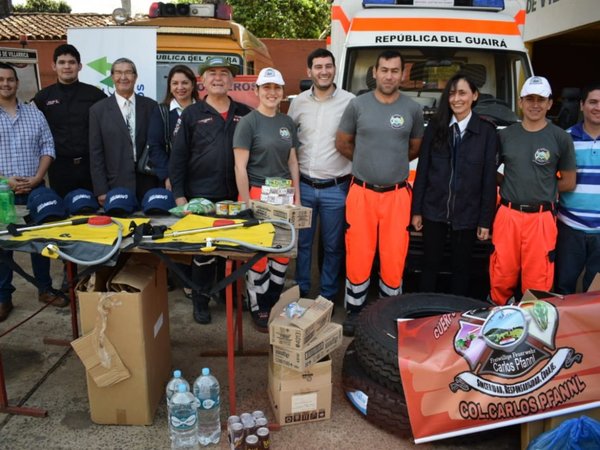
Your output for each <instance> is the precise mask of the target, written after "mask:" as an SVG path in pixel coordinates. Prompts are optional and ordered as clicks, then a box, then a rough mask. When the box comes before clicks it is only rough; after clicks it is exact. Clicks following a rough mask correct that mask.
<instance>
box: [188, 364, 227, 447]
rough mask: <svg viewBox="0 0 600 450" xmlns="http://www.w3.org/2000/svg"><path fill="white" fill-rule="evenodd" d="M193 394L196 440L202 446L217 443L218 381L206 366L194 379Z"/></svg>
mask: <svg viewBox="0 0 600 450" xmlns="http://www.w3.org/2000/svg"><path fill="white" fill-rule="evenodd" d="M194 395H195V396H196V400H197V401H198V442H199V443H200V445H204V446H207V445H210V444H217V443H218V442H219V440H220V439H221V399H220V394H219V382H218V381H217V379H216V378H215V377H213V376H212V375H211V374H210V369H208V368H207V367H205V368H204V369H202V375H200V376H199V377H198V378H196V381H194Z"/></svg>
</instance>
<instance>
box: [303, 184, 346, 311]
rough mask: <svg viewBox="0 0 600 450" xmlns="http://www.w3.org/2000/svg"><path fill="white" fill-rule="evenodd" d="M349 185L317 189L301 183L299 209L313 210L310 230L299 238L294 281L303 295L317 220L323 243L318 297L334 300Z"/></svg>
mask: <svg viewBox="0 0 600 450" xmlns="http://www.w3.org/2000/svg"><path fill="white" fill-rule="evenodd" d="M316 181H325V180H316ZM349 186H350V181H346V182H344V183H340V184H336V185H333V186H331V187H327V188H324V189H316V188H313V187H312V186H310V185H308V184H306V183H303V182H300V198H301V199H302V206H306V207H308V208H312V210H313V212H312V224H311V227H310V228H304V229H301V230H300V232H299V236H298V257H297V260H296V282H297V283H298V285H299V287H300V291H301V292H302V293H307V292H309V291H310V278H311V262H312V244H313V238H314V235H315V229H316V226H317V217H318V218H319V220H320V224H321V241H322V243H323V267H322V268H321V290H320V294H321V295H322V296H323V297H326V298H328V299H330V300H333V299H334V298H335V296H336V295H337V293H338V290H339V279H340V272H341V270H342V266H343V263H344V231H345V228H346V217H345V206H346V195H348V188H349Z"/></svg>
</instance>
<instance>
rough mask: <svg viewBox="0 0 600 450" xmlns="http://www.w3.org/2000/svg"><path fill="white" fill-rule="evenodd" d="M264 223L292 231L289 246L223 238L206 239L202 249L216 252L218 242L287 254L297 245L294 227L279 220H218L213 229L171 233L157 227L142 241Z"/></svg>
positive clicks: (206, 228) (205, 228)
mask: <svg viewBox="0 0 600 450" xmlns="http://www.w3.org/2000/svg"><path fill="white" fill-rule="evenodd" d="M263 223H272V224H274V225H279V226H281V227H285V228H288V229H289V230H290V242H289V244H288V245H286V246H274V247H263V246H261V245H254V244H250V243H248V242H244V241H241V240H239V239H231V238H223V237H207V238H206V239H205V247H204V248H203V249H201V251H203V252H208V251H212V250H214V249H215V247H214V246H213V244H214V243H216V242H229V243H232V244H236V245H240V246H242V247H245V248H247V249H250V250H255V251H264V252H269V253H286V252H289V251H290V250H292V249H293V248H294V246H295V245H296V229H295V228H294V226H293V225H292V224H291V223H289V222H287V221H285V220H278V219H265V220H258V219H249V220H246V221H245V222H240V223H233V224H232V223H231V220H228V219H217V220H215V221H214V222H213V226H212V227H203V228H194V229H191V230H181V231H169V232H167V231H166V230H167V228H166V227H159V228H158V230H157V227H155V228H154V230H153V231H154V232H153V233H152V234H147V235H143V236H142V239H151V240H157V239H162V238H164V237H176V236H183V235H188V234H196V233H204V232H207V231H219V230H227V229H232V228H242V227H246V228H247V227H253V226H255V225H260V224H263ZM219 224H221V225H219Z"/></svg>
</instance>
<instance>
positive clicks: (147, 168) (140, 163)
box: [136, 103, 171, 175]
mask: <svg viewBox="0 0 600 450" xmlns="http://www.w3.org/2000/svg"><path fill="white" fill-rule="evenodd" d="M158 110H159V111H160V115H161V117H162V120H163V125H164V127H165V129H164V133H165V150H166V151H167V155H168V154H170V153H171V135H170V133H169V129H170V127H169V109H168V106H167V105H164V104H162V103H161V104H159V105H158ZM136 170H137V171H138V173H143V174H145V175H156V171H155V170H154V168H153V167H152V161H150V145H149V144H146V146H145V147H144V150H143V151H142V154H141V155H140V157H139V158H138V160H137V166H136Z"/></svg>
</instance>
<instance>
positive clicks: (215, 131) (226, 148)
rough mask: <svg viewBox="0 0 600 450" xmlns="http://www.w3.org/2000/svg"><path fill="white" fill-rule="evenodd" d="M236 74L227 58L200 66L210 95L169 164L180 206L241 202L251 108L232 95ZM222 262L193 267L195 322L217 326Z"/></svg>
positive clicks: (182, 129)
mask: <svg viewBox="0 0 600 450" xmlns="http://www.w3.org/2000/svg"><path fill="white" fill-rule="evenodd" d="M236 74H237V67H236V66H232V65H231V64H229V63H228V62H227V61H226V60H225V59H223V58H221V57H212V58H208V60H207V61H206V63H205V64H203V65H202V66H200V76H201V77H202V82H203V84H204V88H205V89H206V92H207V95H206V97H205V98H204V99H203V101H200V102H197V103H195V104H193V105H191V106H188V107H187V108H186V109H185V110H184V111H183V113H182V114H181V117H180V118H179V122H178V123H177V125H176V127H175V136H174V142H173V148H172V150H171V157H170V160H169V178H170V179H171V185H172V188H173V196H174V197H175V201H176V202H177V204H178V205H184V204H185V203H187V202H188V200H190V199H192V198H195V197H203V198H206V199H208V200H211V201H213V202H219V201H223V200H237V194H238V193H237V188H236V184H235V175H234V170H233V132H234V131H235V127H236V125H237V123H238V122H239V120H240V118H241V117H243V116H245V115H246V114H248V113H249V112H250V108H249V107H248V106H246V105H244V104H243V103H237V102H235V101H233V100H232V99H231V98H230V97H229V96H228V95H227V93H228V92H229V89H231V87H232V85H233V77H234V76H235V75H236ZM216 262H217V258H215V257H213V256H197V257H195V258H194V263H193V265H192V280H193V281H194V282H195V283H196V284H198V285H200V286H202V287H203V289H202V291H198V290H194V291H192V301H193V303H194V320H195V321H196V322H198V323H201V324H207V323H210V321H211V316H210V311H209V310H208V301H209V296H208V295H207V294H206V293H207V292H208V291H209V289H210V286H211V285H212V283H213V281H214V278H215V272H216Z"/></svg>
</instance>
